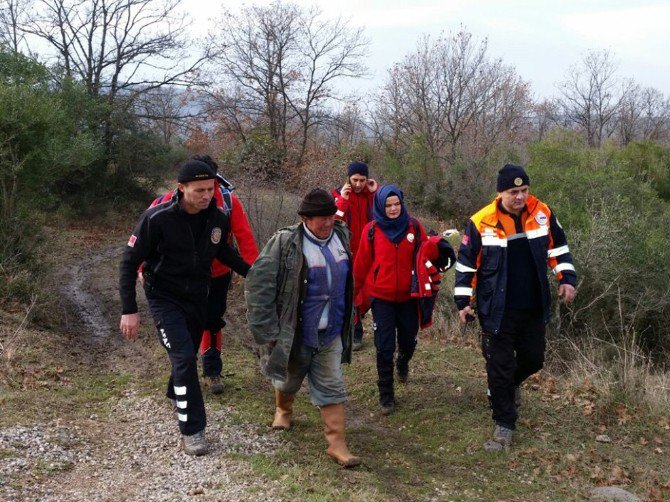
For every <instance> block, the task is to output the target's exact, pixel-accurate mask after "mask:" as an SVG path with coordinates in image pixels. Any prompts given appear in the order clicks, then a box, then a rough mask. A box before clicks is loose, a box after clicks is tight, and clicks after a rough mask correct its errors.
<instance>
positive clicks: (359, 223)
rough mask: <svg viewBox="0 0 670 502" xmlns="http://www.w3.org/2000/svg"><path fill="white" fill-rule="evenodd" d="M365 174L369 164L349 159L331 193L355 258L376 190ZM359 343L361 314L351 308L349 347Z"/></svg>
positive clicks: (356, 346)
mask: <svg viewBox="0 0 670 502" xmlns="http://www.w3.org/2000/svg"><path fill="white" fill-rule="evenodd" d="M368 176H369V168H368V165H367V164H366V163H365V162H352V163H351V164H349V166H348V167H347V182H346V183H345V184H344V185H342V186H341V187H340V188H336V189H334V190H333V191H332V192H331V193H332V195H333V197H335V205H336V206H337V212H336V213H335V218H337V219H339V220H342V221H344V222H345V223H346V224H347V227H349V231H350V232H351V256H352V260H355V259H356V253H357V251H358V246H359V242H360V240H361V235H362V234H363V227H365V225H367V224H368V223H369V222H370V221H372V203H373V201H374V198H375V191H376V190H377V187H378V185H377V182H376V181H375V180H373V179H371V178H369V177H368ZM362 347H363V323H362V322H361V315H360V312H359V310H358V308H356V309H355V310H354V343H353V350H360V349H361V348H362Z"/></svg>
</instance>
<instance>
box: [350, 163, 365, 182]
mask: <svg viewBox="0 0 670 502" xmlns="http://www.w3.org/2000/svg"><path fill="white" fill-rule="evenodd" d="M347 171H348V172H349V176H353V175H354V174H362V175H363V176H365V177H366V178H367V177H368V165H367V164H366V163H365V162H352V163H351V164H349V167H347Z"/></svg>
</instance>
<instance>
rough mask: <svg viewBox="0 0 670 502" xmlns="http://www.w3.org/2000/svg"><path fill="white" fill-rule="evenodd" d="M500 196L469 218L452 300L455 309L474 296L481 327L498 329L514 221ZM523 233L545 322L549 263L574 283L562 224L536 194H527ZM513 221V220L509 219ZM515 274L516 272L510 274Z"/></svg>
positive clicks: (562, 278)
mask: <svg viewBox="0 0 670 502" xmlns="http://www.w3.org/2000/svg"><path fill="white" fill-rule="evenodd" d="M499 200H500V198H499V197H498V198H496V199H495V200H494V201H493V202H491V203H490V204H489V205H487V206H485V207H484V208H483V209H481V210H480V211H479V212H477V213H476V214H475V215H474V216H472V218H471V219H470V221H469V222H468V224H467V226H466V228H465V233H464V235H463V240H462V242H461V247H460V249H459V252H458V261H457V263H456V284H455V287H454V300H455V302H456V306H457V308H458V310H462V309H463V308H465V307H466V306H467V305H468V304H469V303H470V302H471V301H472V300H473V299H476V303H477V313H478V315H479V322H480V324H481V326H482V329H483V330H484V331H487V332H490V333H497V332H498V330H499V329H500V324H501V322H502V318H503V315H504V312H505V294H506V289H507V241H508V237H512V235H508V234H509V230H508V231H507V232H506V231H505V229H506V228H507V229H510V228H511V229H513V228H514V223H513V221H512V218H511V216H510V215H508V214H506V213H504V212H502V211H501V210H500V209H499V207H498V203H499ZM523 214H525V215H526V218H525V220H524V222H523V231H524V236H525V237H526V238H527V239H528V244H529V246H530V250H531V253H532V256H533V260H534V263H535V268H536V270H537V273H538V279H539V283H540V288H541V295H542V313H543V318H544V322H545V323H548V322H549V318H550V315H551V309H550V303H551V293H550V291H549V281H548V279H547V266H548V267H549V269H550V270H551V271H552V272H553V273H554V275H555V276H556V279H557V280H558V281H559V282H560V283H561V284H571V285H572V286H575V285H576V283H577V274H576V272H575V267H574V265H573V262H572V255H571V254H570V249H569V248H568V243H567V240H566V237H565V232H564V231H563V228H562V227H561V226H560V224H559V223H558V220H557V219H556V216H555V215H554V214H553V213H552V211H551V209H550V208H549V206H547V205H546V204H544V203H543V202H541V201H540V200H539V199H537V198H536V197H533V196H532V195H529V196H528V198H527V199H526V209H525V210H524V213H523ZM510 221H511V223H510ZM511 280H514V278H511Z"/></svg>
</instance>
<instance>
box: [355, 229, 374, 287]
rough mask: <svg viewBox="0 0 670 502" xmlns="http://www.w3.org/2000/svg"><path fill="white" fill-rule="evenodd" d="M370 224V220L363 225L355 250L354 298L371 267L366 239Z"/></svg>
mask: <svg viewBox="0 0 670 502" xmlns="http://www.w3.org/2000/svg"><path fill="white" fill-rule="evenodd" d="M371 225H372V222H370V223H368V224H367V225H365V227H363V233H362V234H361V241H360V243H359V245H358V251H357V252H356V259H355V261H354V298H355V297H357V296H358V292H359V291H360V290H361V289H362V288H363V287H364V286H365V281H366V280H367V278H368V274H369V272H370V268H371V267H372V248H371V247H370V239H368V232H369V231H370V226H371Z"/></svg>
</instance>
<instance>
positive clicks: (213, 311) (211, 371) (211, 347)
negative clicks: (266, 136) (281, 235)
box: [151, 155, 258, 394]
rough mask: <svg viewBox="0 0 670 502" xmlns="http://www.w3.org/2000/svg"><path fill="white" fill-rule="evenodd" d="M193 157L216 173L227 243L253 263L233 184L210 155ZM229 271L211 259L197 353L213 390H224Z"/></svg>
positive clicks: (247, 228) (254, 254)
mask: <svg viewBox="0 0 670 502" xmlns="http://www.w3.org/2000/svg"><path fill="white" fill-rule="evenodd" d="M192 160H199V161H200V162H204V163H205V164H207V165H208V166H209V167H210V168H211V169H212V170H213V171H214V172H215V173H217V180H218V182H219V189H218V190H215V192H214V198H215V200H216V204H217V206H218V207H220V208H222V209H223V210H224V212H225V213H226V214H228V216H229V218H230V234H229V235H230V237H229V243H230V242H232V239H233V238H234V239H235V243H236V244H237V248H238V250H239V252H240V255H241V256H242V258H243V259H244V261H246V262H247V263H250V264H251V263H253V262H254V261H256V258H257V257H258V247H257V245H256V239H255V238H254V234H253V232H252V231H251V226H250V225H249V220H248V219H247V215H246V213H245V212H244V207H242V203H241V202H240V200H239V199H238V198H237V197H236V196H235V195H234V194H233V193H232V190H233V189H234V186H233V185H232V184H230V183H229V182H228V181H227V180H226V179H225V178H223V177H222V176H221V175H220V174H218V170H219V166H218V164H217V163H216V162H215V161H214V159H212V157H210V156H209V155H194V156H193V157H192ZM173 194H174V192H173V191H170V192H168V193H166V194H165V195H163V196H162V197H158V198H157V199H156V200H154V201H153V202H152V204H151V206H155V205H156V204H160V203H161V202H164V201H166V200H170V199H171V198H172V195H173ZM231 278H232V273H231V270H230V267H228V266H227V265H224V264H223V263H221V262H220V261H219V260H216V259H215V260H214V261H212V280H211V282H210V286H209V295H208V297H207V319H206V323H205V329H204V331H203V332H202V339H201V342H200V349H199V353H200V356H201V357H202V372H203V376H204V377H205V378H207V379H208V381H209V388H210V390H211V391H212V393H214V394H221V393H223V383H222V382H221V370H222V369H223V363H222V361H221V338H222V333H221V330H222V329H223V327H224V326H225V325H226V321H225V320H224V319H223V316H224V315H225V313H226V306H227V300H228V289H229V287H230V280H231Z"/></svg>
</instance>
